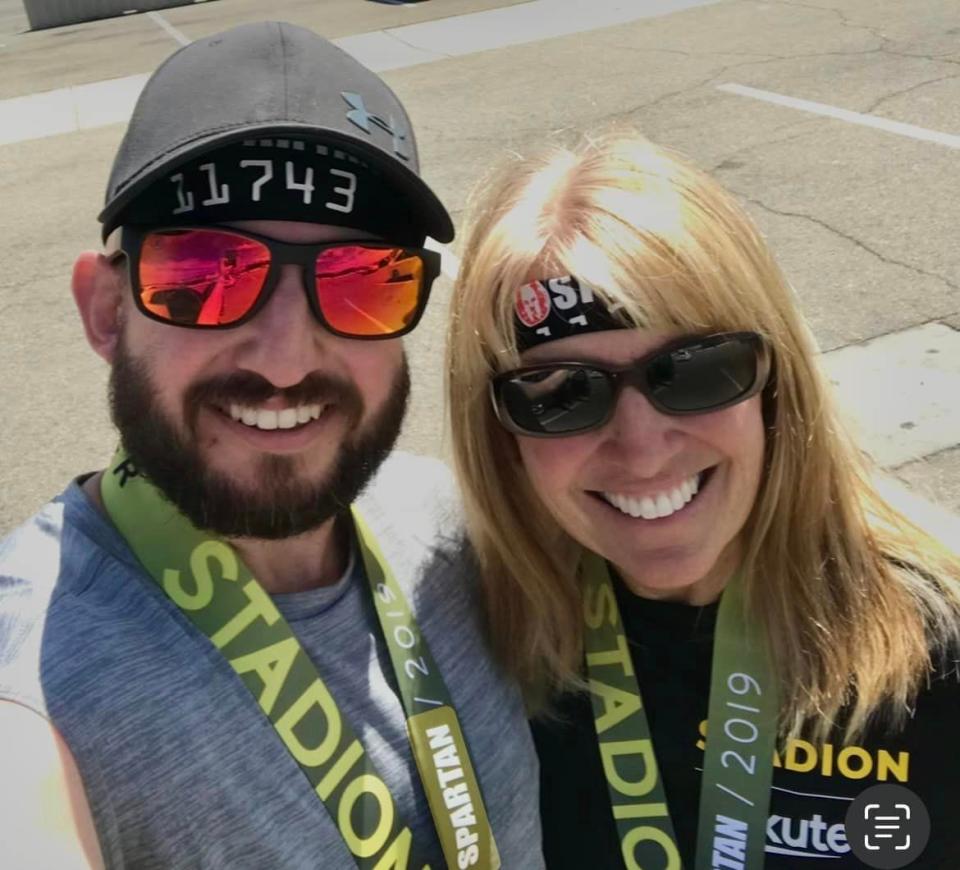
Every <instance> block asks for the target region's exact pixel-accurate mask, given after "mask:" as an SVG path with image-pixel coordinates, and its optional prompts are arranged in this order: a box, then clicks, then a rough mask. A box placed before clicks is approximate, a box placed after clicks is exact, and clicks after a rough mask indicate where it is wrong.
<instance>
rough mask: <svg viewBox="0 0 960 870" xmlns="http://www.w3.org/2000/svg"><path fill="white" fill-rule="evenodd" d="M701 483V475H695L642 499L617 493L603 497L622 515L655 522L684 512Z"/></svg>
mask: <svg viewBox="0 0 960 870" xmlns="http://www.w3.org/2000/svg"><path fill="white" fill-rule="evenodd" d="M699 481H700V475H694V476H693V477H690V478H688V479H687V480H684V481H683V482H682V483H680V485H679V486H675V487H674V488H673V489H671V490H669V491H667V492H659V493H656V494H655V495H649V496H643V497H642V498H640V497H637V496H631V495H621V494H619V493H615V492H605V493H603V497H604V499H605V500H606V501H607V502H609V503H610V504H611V505H613V506H614V507H615V508H616V509H617V510H619V511H620V512H621V513H625V514H627V515H628V516H631V517H633V518H634V519H636V518H638V517H642V518H643V519H645V520H655V519H659V518H660V517H669V516H670V515H671V514H675V513H676V512H677V511H680V510H683V509H684V508H685V507H686V506H687V505H688V504H689V503H690V501H691V500H692V499H693V497H694V496H695V495H696V494H697V491H698V490H699V488H700V486H699Z"/></svg>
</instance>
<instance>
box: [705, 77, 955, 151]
mask: <svg viewBox="0 0 960 870" xmlns="http://www.w3.org/2000/svg"><path fill="white" fill-rule="evenodd" d="M717 90H719V91H725V92H726V93H728V94H738V95H739V96H741V97H751V98H752V99H754V100H762V101H763V102H765V103H774V104H775V105H778V106H786V107H787V108H788V109H798V110H799V111H801V112H810V113H811V114H814V115H822V116H824V117H826V118H836V119H838V120H840V121H848V122H849V123H851V124H859V125H860V126H862V127H873V128H874V129H875V130H883V131H884V132H886V133H895V134H896V135H898V136H908V137H909V138H911V139H919V140H920V141H921V142H934V143H936V144H937V145H944V146H946V147H947V148H960V136H955V135H953V134H952V133H941V132H939V131H938V130H928V129H926V128H925V127H915V126H914V125H913V124H903V123H901V122H900V121H891V120H890V119H889V118H881V117H879V116H878V115H864V114H861V113H860V112H851V111H849V110H848V109H839V108H837V107H836V106H828V105H827V104H826V103H815V102H812V101H811V100H800V99H797V98H796V97H788V96H785V95H784V94H775V93H774V92H773V91H761V90H759V89H758V88H750V87H747V86H746V85H738V84H734V83H732V82H731V83H728V84H724V85H718V86H717Z"/></svg>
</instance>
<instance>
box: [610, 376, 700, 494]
mask: <svg viewBox="0 0 960 870" xmlns="http://www.w3.org/2000/svg"><path fill="white" fill-rule="evenodd" d="M604 434H605V435H606V444H605V447H606V449H608V450H611V451H613V452H615V453H616V454H617V457H618V458H619V459H620V460H621V461H628V462H629V464H630V467H631V470H632V471H633V472H634V473H635V474H637V475H640V476H642V477H655V476H656V475H657V474H659V473H660V472H661V471H663V470H664V468H666V467H668V466H669V465H670V460H671V459H672V458H673V457H674V456H676V455H677V454H678V453H680V452H681V451H682V450H683V448H684V444H685V441H686V437H687V436H686V434H685V433H684V432H683V431H682V429H681V428H680V427H679V426H678V425H677V418H676V417H672V416H670V415H669V414H663V413H661V412H660V411H658V410H657V409H656V408H654V407H653V405H652V404H650V400H649V399H647V397H646V396H644V395H643V393H641V392H640V391H639V390H637V389H636V388H635V387H631V386H626V387H624V389H623V390H622V391H621V392H620V396H619V398H618V399H617V405H616V408H615V410H614V414H613V418H612V419H611V420H610V422H609V423H608V424H607V425H606V427H605V428H604Z"/></svg>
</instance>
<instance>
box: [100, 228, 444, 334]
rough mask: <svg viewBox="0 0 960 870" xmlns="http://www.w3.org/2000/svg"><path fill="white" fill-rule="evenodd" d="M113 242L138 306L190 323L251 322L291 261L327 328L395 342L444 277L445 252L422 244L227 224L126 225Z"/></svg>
mask: <svg viewBox="0 0 960 870" xmlns="http://www.w3.org/2000/svg"><path fill="white" fill-rule="evenodd" d="M111 243H112V246H113V249H112V250H110V244H111ZM111 243H108V252H107V253H108V256H114V257H119V256H121V255H126V257H127V260H128V262H129V268H130V284H131V286H132V288H133V297H134V300H135V302H136V304H137V307H138V308H139V309H140V311H142V312H143V313H144V314H145V315H146V316H147V317H150V318H152V319H154V320H159V321H160V322H161V323H170V324H173V325H175V326H184V327H188V328H191V329H228V328H232V327H235V326H240V324H242V323H246V321H248V320H249V319H250V318H251V317H253V316H254V315H255V314H256V313H257V312H258V311H259V310H260V309H261V308H263V306H264V305H266V303H267V301H268V300H269V299H270V295H271V294H272V293H273V291H274V289H275V288H276V286H277V283H278V281H279V278H280V267H281V266H282V265H284V264H285V263H293V264H295V265H298V266H300V267H301V268H302V271H303V283H304V286H305V288H306V291H307V300H308V301H309V304H310V310H311V311H312V312H313V314H314V316H315V317H316V318H317V320H319V321H320V323H322V324H323V325H324V326H325V327H326V328H327V329H328V330H329V331H330V332H332V333H334V334H335V335H340V336H343V337H345V338H356V339H367V340H373V339H383V338H397V337H398V336H401V335H404V334H406V333H408V332H410V330H411V329H413V328H414V327H415V326H416V325H417V323H418V322H419V320H420V318H421V316H422V315H423V311H424V308H425V307H426V304H427V299H428V298H429V296H430V287H431V286H432V284H433V282H434V280H435V279H436V277H437V275H438V274H439V273H440V255H439V254H437V253H436V252H434V251H427V250H424V249H422V248H408V247H403V246H397V245H388V244H381V243H379V242H363V241H358V242H342V241H340V242H331V243H328V244H291V243H288V242H278V241H277V240H275V239H271V238H269V237H267V236H261V235H258V234H256V233H249V232H246V231H242V230H235V229H231V228H227V227H211V226H207V227H172V228H168V229H155V228H151V229H146V228H142V227H123V228H121V229H120V230H118V232H117V238H116V239H114V237H111Z"/></svg>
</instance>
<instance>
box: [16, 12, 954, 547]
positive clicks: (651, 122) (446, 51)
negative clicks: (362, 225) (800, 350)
mask: <svg viewBox="0 0 960 870" xmlns="http://www.w3.org/2000/svg"><path fill="white" fill-rule="evenodd" d="M265 5H266V4H264V3H263V2H262V0H209V2H205V3H198V4H193V5H189V6H184V7H181V8H176V9H168V10H164V11H163V12H162V14H130V15H125V16H123V17H120V18H113V19H105V20H101V21H96V22H89V23H85V24H80V25H73V26H69V27H64V28H58V29H52V30H45V31H38V32H35V33H31V32H28V31H27V30H26V28H27V19H26V16H25V15H24V13H23V8H22V6H21V4H20V2H19V0H0V252H2V255H3V268H2V270H0V322H2V324H3V328H4V332H5V338H4V340H3V341H2V342H0V372H2V393H0V397H2V407H3V408H4V412H5V413H4V415H3V416H4V424H5V425H3V426H2V427H0V484H2V485H0V533H2V532H4V531H6V530H8V529H9V528H11V527H12V526H14V525H15V524H16V523H17V522H19V521H20V520H22V519H23V518H25V517H26V516H28V515H29V514H30V513H32V512H33V511H34V510H35V509H36V508H37V507H38V506H39V505H40V504H42V503H43V502H44V501H46V500H47V499H48V498H50V497H51V496H53V495H54V494H56V493H57V492H59V491H60V490H61V489H62V487H63V486H64V484H65V483H66V482H67V481H68V480H69V479H70V478H71V477H73V476H75V475H76V474H78V473H80V472H83V471H88V470H92V469H95V468H98V467H101V466H102V465H103V464H104V462H105V461H106V460H107V459H108V458H109V456H110V454H111V452H112V449H113V446H114V444H115V440H116V439H115V435H114V433H113V431H112V429H111V426H110V423H109V420H108V417H107V411H106V399H105V385H106V376H107V372H106V368H105V366H104V364H103V363H102V362H101V361H100V360H99V358H97V357H96V356H95V355H94V354H93V353H92V352H91V351H90V350H89V349H88V347H87V345H86V342H85V340H84V337H83V334H82V330H81V328H80V323H79V320H78V318H77V316H76V313H75V311H74V308H73V303H72V299H71V296H70V292H69V284H70V272H71V266H72V263H73V260H74V258H75V256H76V254H77V253H78V252H79V251H81V250H83V249H86V248H93V247H96V246H97V245H98V243H99V234H98V225H97V223H96V220H95V217H96V214H97V212H98V211H99V207H100V204H101V202H102V198H103V190H104V187H105V183H106V178H107V173H108V170H109V166H110V163H111V160H112V157H113V153H114V151H115V149H116V146H117V144H118V143H119V140H120V138H121V136H122V134H123V129H124V128H123V124H122V121H123V118H124V117H126V114H127V113H128V112H129V106H130V105H131V104H132V100H133V99H134V98H135V95H136V92H137V90H138V88H139V87H140V86H142V82H143V76H144V75H145V74H148V73H149V72H150V71H151V70H152V69H153V68H154V67H155V66H156V65H157V64H158V63H160V62H161V61H162V60H163V58H165V57H166V56H167V55H168V54H170V53H171V52H172V51H174V50H176V49H177V48H178V47H179V46H180V45H181V44H183V43H185V42H187V41H190V40H194V39H197V38H200V37H203V36H206V35H209V34H211V33H215V32H217V31H219V30H222V29H225V28H226V27H229V26H231V25H233V24H237V23H241V22H245V21H251V20H256V19H258V18H261V17H263V16H264V11H263V10H264V6H265ZM269 16H270V17H271V18H275V19H280V20H287V21H292V22H294V23H297V24H302V25H305V26H309V27H311V28H313V29H314V30H316V31H318V32H319V33H322V34H324V35H326V36H329V37H331V38H334V39H337V40H338V41H339V43H340V44H341V45H342V46H343V47H344V48H346V49H347V50H350V51H352V52H354V53H355V54H357V56H358V57H360V58H361V59H362V60H364V62H366V63H368V64H370V65H372V66H374V67H375V68H377V69H379V70H381V71H382V74H383V76H384V78H385V79H386V80H387V81H388V82H389V84H390V85H391V86H392V87H393V88H394V89H395V90H396V91H397V93H398V94H399V96H400V98H401V99H402V100H403V102H404V103H405V105H406V106H407V108H408V110H409V111H410V113H411V116H412V118H413V121H414V126H415V128H416V133H417V138H418V141H419V145H420V152H421V162H422V166H423V168H424V174H425V176H426V177H427V179H428V180H429V181H430V183H431V184H432V185H433V186H434V188H435V190H436V191H437V192H438V194H439V195H440V196H441V197H442V198H443V199H444V200H445V202H447V204H448V206H449V207H450V209H451V211H452V213H453V215H454V218H455V220H456V221H457V222H458V224H459V221H460V220H461V218H462V210H463V208H464V205H465V203H466V199H467V196H468V193H469V191H470V189H471V187H472V186H473V184H474V183H475V182H476V180H477V179H478V178H479V177H480V175H481V174H482V172H483V171H484V170H485V169H486V168H487V167H488V166H489V165H490V164H491V163H492V162H494V161H496V160H498V159H502V158H503V157H504V156H505V155H506V154H507V153H508V152H510V151H523V150H525V149H527V148H529V147H530V146H533V145H536V144H537V143H539V142H541V141H544V140H561V141H570V140H575V139H576V138H577V137H578V136H579V135H580V134H582V133H584V132H589V131H592V130H596V129H598V128H601V127H603V126H605V125H608V124H610V123H630V124H633V125H635V126H636V127H638V128H639V129H640V130H642V131H643V132H644V133H645V134H647V135H648V136H649V137H650V138H652V139H654V140H655V141H657V142H660V143H662V144H664V145H667V146H670V147H673V148H676V149H678V150H680V151H682V152H685V153H686V154H688V155H689V156H691V157H692V158H693V159H694V160H695V161H696V162H697V163H698V164H699V165H701V166H703V167H704V168H706V169H708V170H710V171H712V172H714V173H715V174H716V175H717V177H719V178H720V180H721V181H722V182H723V183H725V184H726V185H727V186H728V187H730V188H731V189H732V190H733V191H734V192H735V193H736V194H737V195H738V196H739V197H740V199H741V201H742V202H744V204H745V205H746V207H747V208H748V210H749V211H750V213H751V214H752V215H753V216H754V218H755V219H756V221H757V222H758V224H759V226H760V228H761V230H762V231H763V232H764V233H765V234H766V236H767V237H768V239H769V242H770V244H771V245H772V247H773V249H774V250H775V252H776V253H777V255H778V258H779V260H780V263H781V265H782V267H783V269H784V271H785V272H786V274H787V276H788V277H789V279H790V281H791V283H792V284H793V286H794V287H795V289H796V292H797V295H798V299H799V302H800V305H801V307H802V309H803V311H804V312H805V314H806V316H807V317H808V319H809V322H810V325H811V327H812V329H813V332H814V334H815V335H816V337H817V340H818V342H819V343H820V346H821V348H822V350H823V351H824V355H823V363H824V365H825V366H826V368H827V371H828V372H829V374H830V376H831V378H832V379H833V380H834V382H835V383H836V388H837V390H838V392H839V396H840V400H841V403H842V404H843V406H844V407H845V408H846V409H847V411H848V412H849V415H850V418H851V423H852V425H853V426H854V427H855V428H857V430H858V431H859V433H860V437H861V439H862V441H863V443H864V444H865V446H866V447H867V449H868V450H869V451H870V452H871V453H872V454H873V455H874V456H875V457H876V458H877V460H878V462H879V463H880V464H881V465H883V466H884V467H886V468H888V469H891V470H892V471H893V472H894V473H895V474H896V475H897V476H898V477H900V478H901V479H902V480H904V481H905V482H907V483H909V484H911V485H912V486H914V487H916V488H917V489H918V491H919V492H921V493H923V494H925V495H927V496H929V497H931V498H934V499H936V500H937V501H939V502H940V503H941V504H943V505H944V506H946V507H948V508H950V509H952V510H954V511H958V512H960V446H958V445H960V245H957V243H956V233H957V229H956V228H957V227H958V226H960V196H958V195H957V193H958V189H960V6H958V4H957V3H956V0H912V2H910V3H904V2H902V0H832V2H826V0H818V2H812V0H811V2H789V0H764V2H760V0H714V2H710V0H699V2H698V0H591V2H590V3H584V2H582V0H531V2H514V3H510V2H503V0H427V2H423V3H419V4H416V5H411V6H388V5H382V4H378V3H371V2H367V0H274V2H271V3H270V12H269ZM452 248H453V253H455V252H456V250H457V243H456V242H455V243H454V244H453V246H452ZM454 269H455V258H454V257H450V258H448V260H447V271H448V272H452V271H453V270H454ZM450 288H451V284H450V281H449V279H447V278H444V279H442V280H441V281H440V282H439V286H438V287H437V289H436V292H435V297H434V299H433V300H432V302H431V308H430V310H429V312H428V314H427V316H426V318H425V320H424V322H423V323H422V325H421V326H420V327H418V329H417V331H416V332H415V333H414V334H413V336H412V337H411V338H410V339H409V341H408V347H409V351H410V357H411V366H412V370H413V376H414V385H415V387H414V400H413V405H412V408H411V413H410V416H409V419H408V422H407V425H406V426H405V429H404V433H403V435H402V442H401V446H403V447H404V448H405V449H409V450H413V451H415V452H420V453H428V454H433V455H439V456H444V455H446V452H447V450H448V446H449V445H448V438H447V437H446V436H445V434H444V432H445V423H444V412H443V397H442V364H441V348H442V346H443V340H444V326H445V321H446V317H447V314H448V311H449V306H450V305H451V304H453V303H452V302H451V298H450V297H451V294H450Z"/></svg>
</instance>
